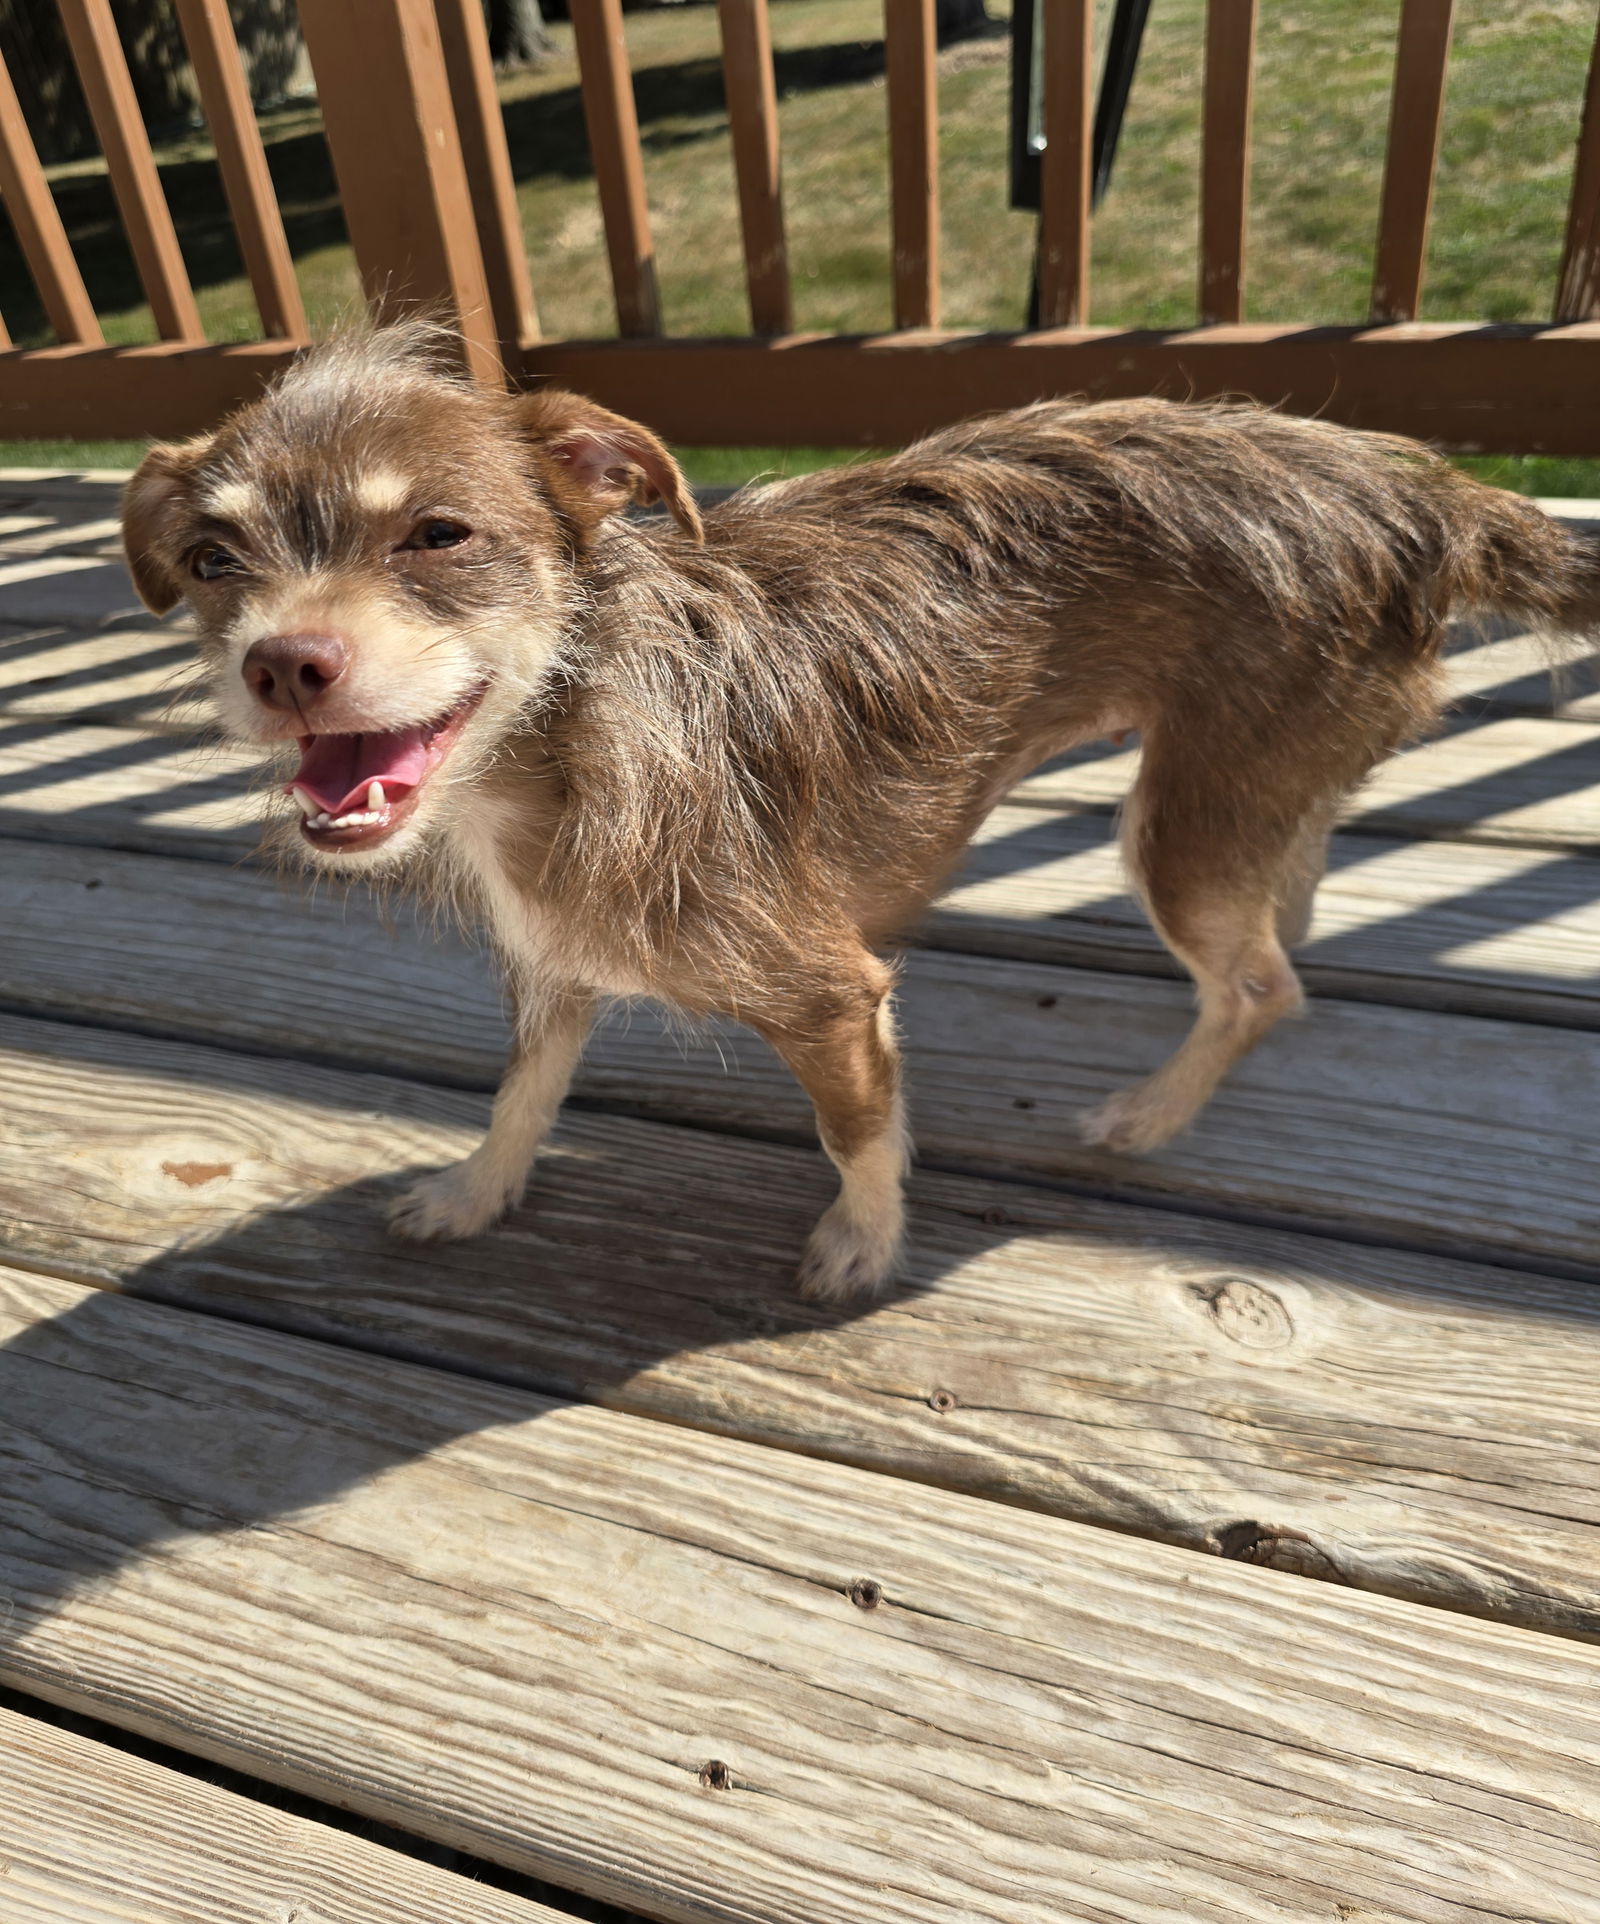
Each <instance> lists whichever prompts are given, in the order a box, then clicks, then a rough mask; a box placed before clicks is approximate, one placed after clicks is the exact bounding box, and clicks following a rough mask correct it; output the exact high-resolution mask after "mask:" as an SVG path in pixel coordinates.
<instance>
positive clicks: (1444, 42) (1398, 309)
mask: <svg viewBox="0 0 1600 1924" xmlns="http://www.w3.org/2000/svg"><path fill="white" fill-rule="evenodd" d="M1453 9H1454V0H1405V4H1404V6H1403V8H1402V9H1401V14H1400V40H1399V45H1398V48H1397V51H1396V55H1395V66H1394V92H1393V95H1392V96H1391V100H1390V106H1389V151H1388V157H1387V159H1386V160H1385V162H1384V169H1383V208H1382V212H1381V213H1380V215H1379V217H1378V254H1377V264H1376V266H1375V268H1374V270H1373V276H1372V318H1373V320H1374V321H1377V322H1384V321H1414V320H1415V319H1416V318H1417V310H1418V309H1419V307H1420V306H1421V304H1422V277H1423V272H1424V269H1425V266H1426V263H1427V255H1428V221H1429V217H1430V215H1431V214H1432V212H1433V181H1434V175H1435V173H1436V171H1437V169H1438V165H1439V128H1440V125H1441V123H1442V121H1443V119H1444V84H1445V70H1446V67H1447V66H1448V64H1449V59H1450V24H1451V15H1452V12H1453Z"/></svg>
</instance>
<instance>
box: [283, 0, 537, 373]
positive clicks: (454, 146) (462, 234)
mask: <svg viewBox="0 0 1600 1924" xmlns="http://www.w3.org/2000/svg"><path fill="white" fill-rule="evenodd" d="M296 11H297V14H298V17H299V21H300V28H301V32H302V33H303V34H304V36H305V43H306V51H307V53H308V54H309V56H310V59H311V66H312V71H313V74H314V76H315V79H316V83H317V102H318V106H319V108H320V110H321V114H322V124H323V131H324V133H325V134H326V136H327V141H328V151H329V154H330V156H331V157H332V160H333V171H334V174H335V177H336V178H337V181H338V185H339V202H340V208H341V211H342V213H343V215H344V222H345V227H346V229H347V231H348V232H349V235H350V245H351V247H352V248H353V250H354V252H355V257H356V265H357V266H358V267H359V268H360V270H361V283H362V288H363V291H364V292H365V294H366V298H367V302H368V305H369V306H370V307H371V308H372V310H373V312H374V313H375V314H376V315H377V316H378V317H379V318H380V319H382V320H393V319H395V318H396V317H397V316H399V315H403V314H408V313H416V312H428V313H430V314H435V315H436V314H437V313H438V311H439V310H441V309H442V310H443V312H444V313H446V314H447V315H448V316H449V317H450V319H451V321H452V323H453V325H454V326H455V327H457V328H458V329H459V332H460V336H461V356H462V360H463V362H464V364H465V365H466V367H467V369H468V370H469V372H470V373H471V374H472V375H473V377H474V378H475V379H476V380H479V381H482V382H485V383H486V384H488V385H491V386H493V385H499V384H500V383H502V382H503V379H504V375H503V373H502V369H501V365H500V355H499V344H498V340H497V336H496V331H495V315H494V311H493V308H492V305H491V301H490V293H489V281H488V276H487V274H486V271H485V268H484V260H483V251H482V248H481V247H480V245H479V240H478V225H477V220H476V217H475V214H474V209H473V203H472V187H471V181H470V176H469V173H468V168H467V162H466V159H465V157H464V155H463V152H462V145H461V134H460V130H459V128H458V126H457V122H456V114H455V106H454V103H453V101H452V100H451V96H450V80H449V74H448V71H447V69H446V65H445V57H444V50H443V47H442V44H441V40H440V33H439V16H438V13H437V11H436V9H435V7H434V5H433V0H386V4H385V5H383V6H381V7H356V6H352V5H350V4H349V0H299V5H298V7H297V9H296Z"/></svg>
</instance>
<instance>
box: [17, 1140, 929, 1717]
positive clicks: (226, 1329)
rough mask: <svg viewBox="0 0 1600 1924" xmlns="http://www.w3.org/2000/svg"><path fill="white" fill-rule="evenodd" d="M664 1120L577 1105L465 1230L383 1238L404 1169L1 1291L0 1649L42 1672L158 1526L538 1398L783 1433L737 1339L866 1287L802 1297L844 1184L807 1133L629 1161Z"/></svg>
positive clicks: (424, 1440) (801, 1337) (184, 1521)
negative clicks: (86, 1272) (489, 1213)
mask: <svg viewBox="0 0 1600 1924" xmlns="http://www.w3.org/2000/svg"><path fill="white" fill-rule="evenodd" d="M666 1133H667V1132H662V1131H659V1130H654V1131H652V1130H650V1129H648V1128H647V1127H646V1126H644V1125H640V1124H637V1123H634V1122H631V1121H629V1120H628V1119H626V1118H623V1117H611V1116H595V1115H584V1114H581V1113H580V1114H577V1115H575V1116H573V1117H572V1118H571V1119H570V1120H569V1121H568V1122H567V1123H566V1124H565V1125H564V1127H563V1130H562V1135H561V1140H560V1144H559V1146H558V1148H557V1150H556V1152H555V1153H554V1154H553V1155H552V1156H551V1157H550V1159H549V1160H548V1161H547V1162H544V1163H541V1165H540V1169H539V1171H538V1173H537V1174H536V1179H535V1182H534V1185H533V1187H532V1190H531V1192H530V1196H529V1199H528V1200H527V1202H525V1203H524V1204H523V1205H522V1206H521V1207H520V1208H519V1209H518V1210H516V1211H515V1212H513V1214H512V1216H511V1217H510V1218H509V1219H508V1220H507V1221H506V1222H505V1223H504V1224H503V1225H501V1226H500V1227H499V1228H497V1229H496V1230H494V1231H492V1232H490V1233H489V1234H487V1235H485V1236H481V1237H478V1238H475V1239H473V1240H471V1241H467V1242H461V1243H446V1244H438V1243H431V1244H423V1243H411V1242H404V1241H400V1240H397V1239H395V1238H393V1237H392V1236H390V1235H389V1234H388V1232H387V1230H386V1228H385V1222H384V1212H385V1207H386V1205H387V1203H388V1202H390V1201H391V1200H392V1199H393V1197H394V1196H395V1195H396V1194H398V1192H399V1191H400V1189H401V1188H402V1187H403V1186H404V1184H405V1183H406V1182H408V1181H410V1180H412V1179H413V1178H414V1177H415V1175H416V1174H417V1173H418V1171H417V1170H416V1169H411V1170H407V1171H405V1172H404V1173H403V1174H396V1175H394V1176H383V1177H371V1178H367V1179H364V1180H361V1181H357V1182H353V1183H349V1184H347V1185H345V1186H343V1187H340V1188H335V1189H330V1190H328V1191H326V1192H325V1193H321V1194H318V1195H315V1196H313V1197H310V1198H308V1199H306V1200H303V1201H296V1202H291V1203H288V1204H286V1205H284V1206H279V1207H272V1208H267V1209H263V1210H261V1211H260V1212H259V1213H256V1214H254V1215H251V1216H250V1217H248V1218H247V1219H245V1220H234V1221H230V1222H229V1223H228V1224H227V1226H225V1227H223V1228H221V1229H220V1230H218V1231H216V1232H215V1233H213V1234H210V1235H208V1236H206V1237H205V1238H204V1239H202V1240H197V1241H191V1242H188V1243H186V1244H184V1245H183V1246H179V1247H172V1248H168V1249H164V1250H162V1251H161V1252H160V1253H158V1254H155V1255H153V1256H151V1257H150V1258H149V1259H148V1260H146V1261H145V1262H143V1263H142V1264H140V1265H139V1266H137V1267H134V1268H132V1269H130V1270H129V1271H128V1272H127V1273H125V1274H123V1275H121V1276H120V1277H119V1278H118V1286H117V1288H116V1289H115V1290H99V1289H97V1290H91V1291H89V1292H88V1293H86V1294H85V1295H83V1296H81V1297H79V1298H78V1299H77V1300H75V1301H73V1302H71V1303H70V1304H68V1305H67V1306H65V1307H61V1308H56V1307H54V1304H56V1303H59V1301H60V1296H61V1293H62V1289H63V1286H62V1285H60V1284H57V1283H53V1282H50V1281H48V1280H45V1279H42V1278H41V1279H32V1278H27V1277H18V1278H16V1279H15V1281H14V1282H13V1283H11V1284H10V1285H7V1286H4V1287H0V1298H3V1296H4V1295H5V1294H6V1293H8V1291H9V1293H11V1294H12V1295H13V1297H16V1296H18V1295H20V1299H21V1302H20V1306H18V1305H15V1304H14V1306H13V1314H12V1315H11V1316H10V1317H9V1318H8V1320H10V1321H11V1322H12V1324H13V1328H14V1334H13V1335H12V1336H11V1338H10V1339H9V1340H8V1341H6V1342H4V1343H0V1466H3V1467H0V1490H4V1491H5V1492H6V1494H5V1498H4V1501H0V1669H3V1670H4V1671H5V1673H6V1674H8V1675H9V1677H10V1678H11V1680H13V1681H15V1682H19V1683H21V1684H22V1685H23V1687H27V1684H28V1680H29V1677H30V1675H31V1667H30V1664H29V1662H28V1659H27V1656H26V1650H27V1645H28V1642H29V1637H30V1633H31V1632H32V1631H33V1630H34V1629H36V1628H37V1627H38V1626H40V1625H41V1624H43V1623H45V1622H46V1621H47V1620H48V1619H49V1618H50V1616H51V1615H52V1614H53V1613H54V1611H55V1610H56V1608H57V1606H58V1605H59V1604H60V1603H61V1602H62V1601H63V1600H65V1599H69V1598H72V1597H74V1596H76V1595H77V1594H78V1593H80V1592H82V1591H84V1590H86V1589H91V1590H92V1589H93V1588H95V1587H97V1586H98V1585H99V1583H100V1582H101V1581H102V1580H103V1579H105V1578H107V1577H109V1576H111V1575H112V1574H113V1573H115V1572H116V1571H117V1570H119V1569H122V1568H124V1567H125V1566H131V1565H135V1564H138V1563H140V1562H141V1561H142V1560H143V1559H145V1558H147V1557H149V1556H151V1555H152V1554H154V1555H155V1556H156V1557H158V1558H159V1556H160V1555H161V1552H162V1550H163V1546H166V1545H172V1544H175V1543H179V1542H181V1541H183V1540H186V1539H192V1538H193V1537H194V1536H196V1535H197V1534H198V1535H209V1534H212V1533H219V1534H225V1535H232V1534H235V1533H239V1532H245V1531H249V1530H251V1529H254V1528H259V1527H262V1526H264V1525H269V1524H270V1523H271V1522H272V1521H273V1519H276V1518H286V1517H290V1516H292V1515H294V1514H295V1513H301V1512H305V1511H307V1510H313V1509H318V1508H321V1507H323V1506H325V1505H327V1504H329V1503H330V1502H332V1501H335V1500H336V1499H338V1498H339V1497H340V1496H341V1495H342V1494H344V1493H345V1492H348V1491H351V1490H353V1489H356V1488H358V1487H361V1486H363V1485H366V1484H368V1483H370V1482H372V1481H373V1480H374V1479H376V1478H378V1477H381V1476H383V1475H384V1474H385V1473H386V1472H387V1471H390V1470H392V1469H394V1468H396V1467H397V1466H399V1465H401V1464H404V1463H407V1462H412V1461H418V1460H420V1459H422V1458H425V1457H428V1456H430V1455H432V1454H433V1453H434V1452H436V1451H438V1450H440V1449H443V1448H444V1447H446V1446H447V1445H448V1444H450V1443H451V1442H452V1441H454V1440H456V1439H457V1438H459V1437H461V1436H463V1435H467V1434H470V1433H472V1432H473V1431H475V1430H477V1429H481V1428H487V1427H490V1426H502V1425H504V1424H506V1423H507V1422H516V1421H519V1420H526V1421H529V1422H537V1421H538V1420H539V1418H540V1417H541V1415H542V1414H543V1413H544V1412H545V1411H546V1410H547V1409H548V1408H549V1407H551V1405H550V1403H548V1402H545V1401H541V1400H540V1399H542V1398H548V1399H556V1400H557V1401H558V1402H560V1401H563V1400H564V1401H567V1402H571V1401H585V1402H592V1403H600V1404H608V1405H612V1406H614V1407H617V1408H619V1409H621V1410H624V1411H629V1410H632V1411H638V1412H641V1413H643V1414H644V1415H653V1416H665V1417H666V1418H667V1419H668V1420H669V1421H675V1422H680V1423H681V1422H687V1423H689V1424H691V1425H692V1426H694V1427H697V1428H701V1429H706V1428H710V1429H716V1428H718V1427H719V1426H720V1427H722V1428H724V1429H725V1432H726V1433H727V1434H728V1435H730V1436H737V1435H742V1436H747V1437H748V1436H751V1435H752V1434H754V1435H755V1436H756V1440H758V1441H763V1440H766V1441H780V1440H781V1441H783V1442H785V1443H787V1444H788V1446H789V1447H792V1446H793V1440H794V1434H793V1431H791V1432H790V1433H789V1434H787V1435H782V1436H780V1432H781V1431H782V1427H783V1416H782V1413H781V1411H780V1412H779V1413H778V1414H777V1415H776V1416H775V1417H773V1418H772V1419H771V1420H770V1422H769V1425H768V1426H769V1427H770V1428H771V1429H772V1430H773V1435H772V1436H771V1437H763V1436H761V1435H760V1431H761V1428H762V1423H763V1421H764V1420H765V1419H763V1418H762V1417H761V1416H760V1415H757V1416H756V1417H755V1418H754V1419H752V1417H751V1415H750V1399H748V1398H746V1397H743V1396H740V1397H728V1396H727V1395H726V1394H725V1392H726V1390H727V1387H728V1380H729V1378H730V1376H736V1375H737V1374H738V1372H737V1369H736V1368H735V1369H733V1370H730V1368H729V1366H728V1364H727V1363H726V1361H725V1360H722V1359H725V1357H726V1354H727V1352H728V1351H729V1350H730V1349H735V1350H737V1349H739V1348H740V1346H741V1345H749V1344H756V1345H758V1346H760V1347H761V1348H762V1350H763V1354H764V1355H765V1356H766V1359H767V1362H768V1365H769V1367H770V1365H771V1363H772V1361H773V1358H772V1353H771V1349H770V1346H771V1344H772V1343H773V1342H774V1340H776V1342H777V1344H778V1345H779V1348H780V1350H781V1349H782V1348H783V1347H784V1346H785V1345H786V1344H787V1343H788V1342H789V1340H790V1339H791V1338H792V1339H793V1343H794V1344H795V1345H804V1344H805V1343H806V1342H807V1341H808V1339H814V1338H815V1337H816V1336H817V1335H818V1334H819V1333H820V1332H827V1331H833V1330H838V1329H842V1328H844V1327H846V1326H847V1325H849V1324H850V1323H852V1322H853V1321H854V1320H856V1319H857V1318H858V1317H860V1316H861V1315H863V1314H865V1313H867V1312H869V1311H870V1310H871V1309H872V1308H873V1307H874V1306H873V1305H872V1304H871V1303H870V1302H869V1303H864V1304H863V1303H853V1304H844V1305H825V1304H814V1303H806V1302H803V1301H801V1300H800V1298H799V1297H798V1295H797V1293H796V1290H795V1285H794V1272H795V1265H796V1261H797V1258H798V1256H799V1253H800V1249H801V1247H802V1245H803V1242H804V1238H805V1234H806V1231H807V1229H808V1227H809V1225H810V1223H811V1221H812V1220H814V1218H815V1217H816V1215H817V1214H818V1213H819V1212H820V1211H821V1209H822V1208H823V1207H824V1206H825V1204H826V1203H827V1201H828V1199H829V1197H830V1196H831V1194H832V1192H833V1190H834V1188H835V1185H836V1179H835V1178H834V1176H833V1174H832V1171H831V1169H830V1168H829V1167H828V1165H827V1164H826V1162H825V1161H824V1159H823V1158H822V1156H821V1155H820V1153H819V1154H817V1155H816V1157H815V1159H814V1162H815V1166H814V1167H812V1166H810V1165H809V1164H806V1165H803V1166H802V1167H801V1169H800V1171H799V1173H798V1175H797V1173H796V1169H795V1158H794V1155H793V1152H792V1151H788V1152H784V1151H780V1150H775V1149H773V1148H771V1147H769V1146H768V1145H764V1144H760V1143H743V1142H738V1143H733V1142H730V1143H725V1144H724V1143H719V1144H718V1146H717V1153H716V1155H715V1156H714V1157H712V1156H707V1155H706V1154H705V1153H704V1151H703V1139H702V1138H699V1137H697V1136H696V1134H695V1132H684V1134H685V1141H684V1142H682V1143H677V1144H676V1145H675V1147H676V1153H677V1156H678V1161H677V1162H676V1163H675V1165H674V1167H673V1168H672V1170H670V1171H668V1172H665V1173H664V1174H663V1173H661V1172H658V1175H657V1179H656V1180H655V1181H653V1182H649V1183H641V1182H638V1181H636V1180H630V1177H632V1176H636V1175H637V1172H638V1170H639V1168H640V1161H641V1158H643V1157H645V1156H647V1155H649V1154H651V1153H656V1154H658V1155H659V1154H660V1153H661V1150H662V1142H663V1137H664V1135H665V1134H666ZM697 1145H698V1146H699V1148H698V1153H697ZM780 1162H781V1163H782V1164H783V1165H784V1167H783V1168H782V1169H780V1168H779V1166H778V1165H779V1163H780ZM208 1173H209V1171H208V1170H207V1169H202V1168H201V1167H200V1166H199V1165H195V1166H194V1167H193V1170H192V1171H191V1169H190V1168H189V1167H188V1166H185V1167H183V1168H182V1169H180V1170H179V1174H180V1175H182V1176H184V1177H185V1178H186V1179H189V1180H194V1181H197V1182H203V1181H204V1180H205V1178H206V1176H207V1175H208ZM730 1185H732V1186H737V1187H738V1188H739V1189H741V1190H742V1192H743V1197H744V1200H743V1201H742V1202H741V1204H740V1206H739V1207H738V1208H730V1207H729V1206H728V1201H727V1199H728V1197H729V1195H730V1193H732V1188H731V1187H730ZM719 1197H720V1199H721V1200H720V1206H719V1201H718V1198H719ZM931 1280H934V1278H932V1277H928V1276H925V1277H924V1278H923V1281H924V1282H926V1281H931ZM130 1297H133V1298H139V1299H142V1300H141V1301H140V1302H139V1303H137V1304H135V1303H130V1302H129V1301H128V1300H127V1299H128V1298H130ZM19 1307H20V1313H17V1309H18V1308H19ZM19 1325H20V1326H19ZM241 1325H246V1326H251V1327H247V1328H241V1327H240V1326H241ZM307 1338H311V1339H316V1340H314V1341H313V1342H307V1341H306V1340H305V1339H307ZM252 1358H256V1359H258V1360H259V1365H260V1367H259V1369H256V1368H255V1366H254V1364H253V1363H252V1360H251V1359H252ZM396 1363H400V1364H404V1365H416V1364H422V1365H427V1366H430V1373H429V1375H428V1376H427V1377H426V1378H423V1377H419V1376H417V1375H416V1374H414V1373H413V1371H412V1370H411V1369H408V1368H396V1367H395V1364H396ZM313 1379H314V1380H315V1381H316V1383H317V1385H318V1388H317V1392H316V1397H315V1402H314V1412H315V1420H314V1421H308V1420H306V1410H307V1408H308V1405H307V1403H306V1400H305V1392H304V1384H305V1383H306V1382H307V1381H310V1380H313ZM463 1379H475V1380H463ZM241 1383H248V1385H249V1390H248V1393H241V1392H240V1390H239V1385H240V1384H241ZM297 1383H298V1384H299V1385H300V1387H299V1388H296V1384H297ZM508 1391H509V1392H511V1394H509V1395H508V1394H507V1392H508ZM529 1391H531V1392H536V1393H537V1395H536V1396H528V1395H521V1394H517V1392H529ZM755 1402H756V1405H757V1407H759V1402H760V1399H759V1396H757V1398H756V1399H755ZM736 1404H739V1405H742V1406H743V1407H741V1408H735V1407H734V1406H735V1405H736ZM724 1408H726V1409H727V1410H728V1411H729V1412H730V1413H729V1414H728V1416H727V1417H726V1419H725V1420H722V1419H719V1415H718V1412H719V1410H720V1409H724ZM297 1412H298V1415H297ZM798 1420H799V1419H797V1418H796V1419H794V1421H796V1422H798ZM752 1421H753V1425H754V1427H753V1429H752ZM824 1447H826V1445H825V1444H824Z"/></svg>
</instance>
